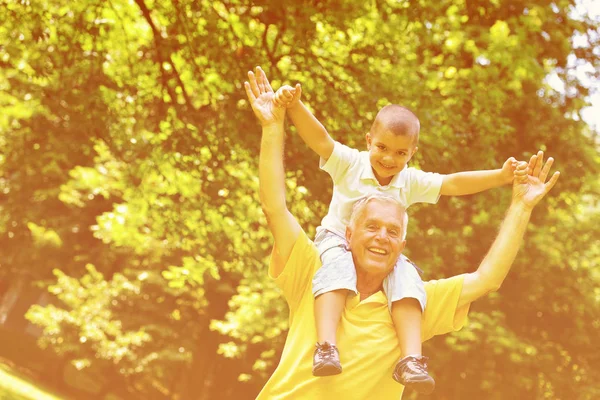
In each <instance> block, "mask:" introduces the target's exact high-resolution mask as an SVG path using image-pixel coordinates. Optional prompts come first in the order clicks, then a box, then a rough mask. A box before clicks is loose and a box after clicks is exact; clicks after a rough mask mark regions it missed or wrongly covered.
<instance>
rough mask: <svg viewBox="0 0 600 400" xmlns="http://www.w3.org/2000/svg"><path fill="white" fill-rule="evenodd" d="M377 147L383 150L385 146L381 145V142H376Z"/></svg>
mask: <svg viewBox="0 0 600 400" xmlns="http://www.w3.org/2000/svg"><path fill="white" fill-rule="evenodd" d="M377 148H378V149H379V150H385V146H384V145H382V144H378V145H377Z"/></svg>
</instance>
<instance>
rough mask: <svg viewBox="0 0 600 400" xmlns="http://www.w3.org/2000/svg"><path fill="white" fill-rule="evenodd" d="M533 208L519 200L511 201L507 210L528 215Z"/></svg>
mask: <svg viewBox="0 0 600 400" xmlns="http://www.w3.org/2000/svg"><path fill="white" fill-rule="evenodd" d="M534 207H535V206H531V205H528V204H526V203H524V202H523V201H521V200H519V199H513V200H512V202H511V203H510V208H509V210H511V211H512V212H515V213H517V214H524V215H527V214H528V215H530V214H531V212H532V211H533V208H534Z"/></svg>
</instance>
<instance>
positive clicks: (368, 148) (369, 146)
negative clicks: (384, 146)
mask: <svg viewBox="0 0 600 400" xmlns="http://www.w3.org/2000/svg"><path fill="white" fill-rule="evenodd" d="M365 138H366V139H367V150H371V141H372V140H373V139H372V138H371V133H370V132H367V134H366V135H365Z"/></svg>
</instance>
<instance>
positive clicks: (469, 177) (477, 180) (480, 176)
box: [440, 157, 517, 196]
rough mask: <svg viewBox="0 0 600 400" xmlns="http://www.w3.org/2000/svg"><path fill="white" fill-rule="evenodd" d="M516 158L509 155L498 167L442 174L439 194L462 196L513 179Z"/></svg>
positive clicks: (503, 183) (504, 183) (505, 183)
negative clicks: (500, 166)
mask: <svg viewBox="0 0 600 400" xmlns="http://www.w3.org/2000/svg"><path fill="white" fill-rule="evenodd" d="M516 166H517V160H515V159H514V158H513V157H510V158H509V159H508V160H506V161H505V162H504V165H503V166H502V168H500V169H490V170H485V171H466V172H457V173H455V174H448V175H444V179H443V181H442V188H441V190H440V194H442V195H444V196H464V195H467V194H473V193H479V192H483V191H485V190H488V189H492V188H495V187H498V186H503V185H507V184H509V183H512V181H513V173H514V170H515V168H516Z"/></svg>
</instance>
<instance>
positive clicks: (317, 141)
mask: <svg viewBox="0 0 600 400" xmlns="http://www.w3.org/2000/svg"><path fill="white" fill-rule="evenodd" d="M301 93H302V88H301V87H300V84H296V87H294V88H292V87H291V86H282V87H281V88H279V90H277V93H275V101H276V103H277V104H279V105H281V106H284V107H287V114H288V116H289V117H290V118H291V119H292V123H293V124H294V126H295V127H296V129H297V130H298V133H299V134H300V137H301V138H302V140H304V143H306V144H307V145H308V147H310V148H311V149H312V150H313V151H314V152H315V153H317V154H318V155H319V156H320V157H321V158H322V159H323V160H325V161H327V160H328V159H329V156H331V153H333V145H334V141H333V139H332V138H331V136H329V133H328V132H327V129H325V127H324V126H323V124H321V123H320V122H319V120H318V119H317V118H316V117H315V116H314V115H313V114H312V113H311V112H310V110H309V109H308V108H306V106H305V105H304V103H302V101H301V100H300V96H301Z"/></svg>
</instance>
